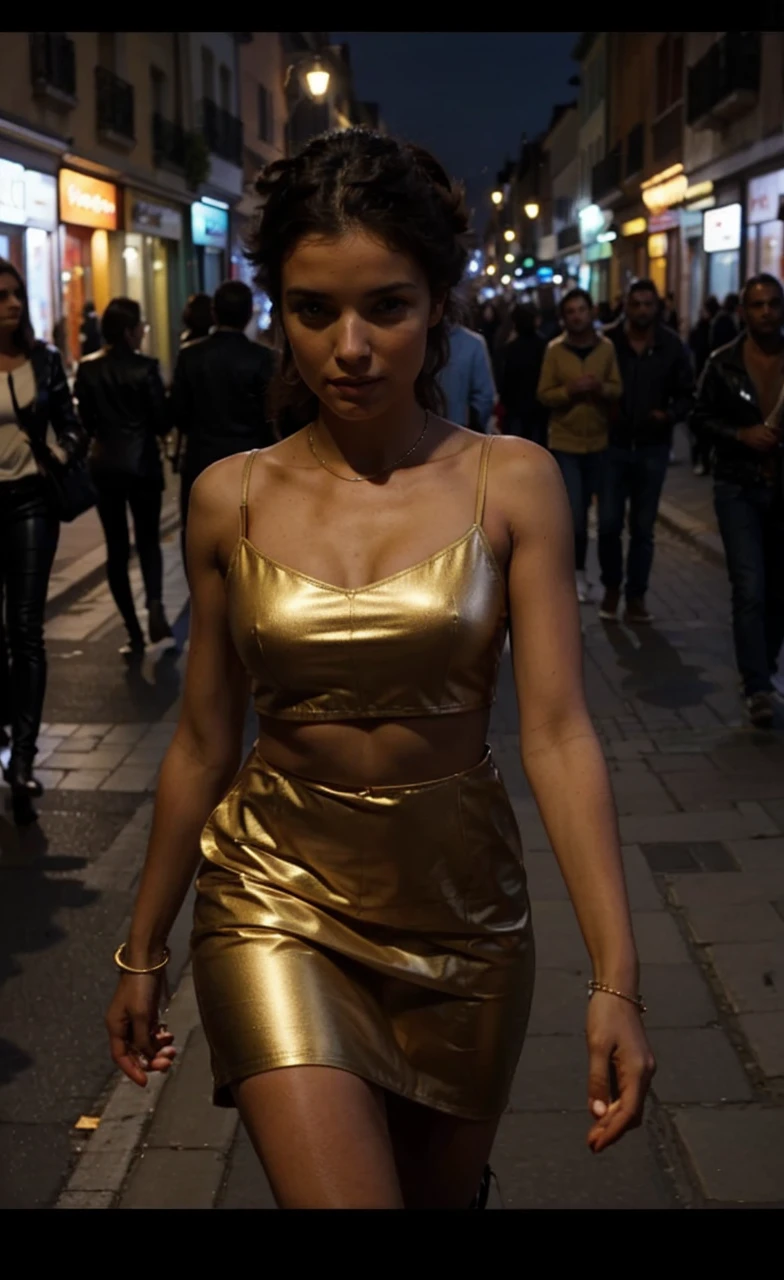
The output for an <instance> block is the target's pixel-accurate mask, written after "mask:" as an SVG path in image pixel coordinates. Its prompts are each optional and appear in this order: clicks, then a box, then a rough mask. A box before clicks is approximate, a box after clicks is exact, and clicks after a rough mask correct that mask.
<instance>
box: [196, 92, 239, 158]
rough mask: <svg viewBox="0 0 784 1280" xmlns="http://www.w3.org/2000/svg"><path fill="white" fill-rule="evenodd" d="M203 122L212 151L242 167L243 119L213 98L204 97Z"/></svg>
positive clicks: (205, 134)
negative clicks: (232, 113) (226, 109)
mask: <svg viewBox="0 0 784 1280" xmlns="http://www.w3.org/2000/svg"><path fill="white" fill-rule="evenodd" d="M202 123H203V126H204V136H205V138H206V139H207V142H208V144H209V148H210V151H212V153H213V154H214V155H216V156H220V158H221V159H222V160H228V161H229V163H230V164H236V165H237V166H238V168H242V121H241V120H238V119H237V117H236V116H233V115H231V113H230V112H228V111H224V110H223V108H222V107H219V106H218V104H217V102H213V101H212V99H211V98H204V99H202Z"/></svg>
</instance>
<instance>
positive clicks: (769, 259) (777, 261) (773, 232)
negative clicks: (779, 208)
mask: <svg viewBox="0 0 784 1280" xmlns="http://www.w3.org/2000/svg"><path fill="white" fill-rule="evenodd" d="M782 253H784V223H782V222H763V224H762V226H761V227H760V228H759V232H758V239H757V271H768V272H769V273H770V274H771V275H772V276H775V277H776V279H777V280H780V279H781V275H782V262H781V260H782Z"/></svg>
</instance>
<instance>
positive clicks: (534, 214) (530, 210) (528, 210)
mask: <svg viewBox="0 0 784 1280" xmlns="http://www.w3.org/2000/svg"><path fill="white" fill-rule="evenodd" d="M523 212H524V213H525V216H526V218H530V219H531V221H532V222H533V221H534V219H535V218H538V217H539V205H538V204H537V203H536V201H535V200H528V201H527V202H526V203H525V204H524V205H523Z"/></svg>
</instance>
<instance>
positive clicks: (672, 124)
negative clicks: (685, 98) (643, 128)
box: [651, 102, 683, 161]
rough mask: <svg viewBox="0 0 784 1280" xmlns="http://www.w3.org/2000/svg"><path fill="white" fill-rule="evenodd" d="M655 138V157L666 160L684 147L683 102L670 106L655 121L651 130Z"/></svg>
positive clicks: (655, 158)
mask: <svg viewBox="0 0 784 1280" xmlns="http://www.w3.org/2000/svg"><path fill="white" fill-rule="evenodd" d="M651 136H652V140H653V158H654V160H656V161H660V160H665V159H666V158H667V156H669V155H671V154H673V153H674V152H676V151H677V152H678V153H679V154H680V153H681V152H682V149H683V103H682V102H679V103H677V105H676V106H674V107H670V109H669V111H667V112H666V113H665V115H663V116H659V119H658V120H656V121H654V125H653V129H652V130H651Z"/></svg>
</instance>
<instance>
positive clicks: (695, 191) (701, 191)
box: [683, 182, 713, 200]
mask: <svg viewBox="0 0 784 1280" xmlns="http://www.w3.org/2000/svg"><path fill="white" fill-rule="evenodd" d="M712 195H713V183H712V182H696V183H695V184H694V186H693V187H687V188H686V194H685V195H684V197H683V198H684V200H704V198H705V197H706V196H712Z"/></svg>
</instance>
